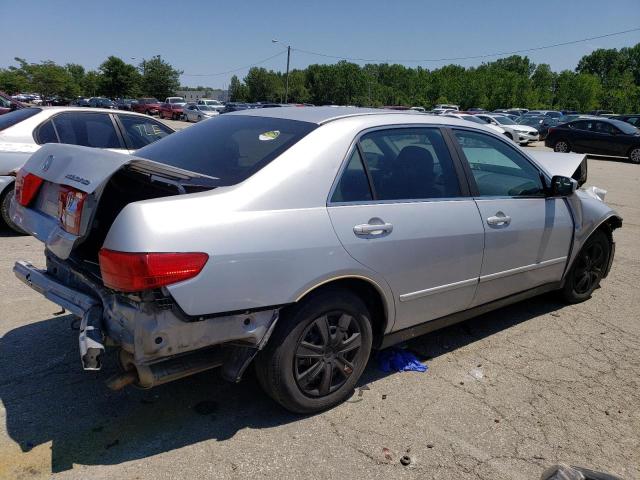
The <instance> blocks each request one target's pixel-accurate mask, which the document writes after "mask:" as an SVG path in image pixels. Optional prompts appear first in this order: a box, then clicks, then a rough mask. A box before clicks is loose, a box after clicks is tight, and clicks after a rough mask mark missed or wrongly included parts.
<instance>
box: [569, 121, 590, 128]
mask: <svg viewBox="0 0 640 480" xmlns="http://www.w3.org/2000/svg"><path fill="white" fill-rule="evenodd" d="M592 123H593V122H588V121H586V120H580V121H579V122H573V123H572V124H571V126H572V127H573V128H575V129H577V130H589V127H590V125H591V124H592Z"/></svg>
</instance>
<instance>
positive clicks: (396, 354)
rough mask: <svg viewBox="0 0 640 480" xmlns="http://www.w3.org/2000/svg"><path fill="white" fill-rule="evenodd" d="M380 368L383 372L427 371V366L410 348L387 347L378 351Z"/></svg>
mask: <svg viewBox="0 0 640 480" xmlns="http://www.w3.org/2000/svg"><path fill="white" fill-rule="evenodd" d="M378 368H379V369H380V370H382V371H383V372H386V373H389V372H426V371H427V368H428V367H427V366H426V365H423V364H422V363H420V361H419V360H418V357H416V356H415V355H414V354H413V353H411V352H410V351H408V350H402V349H400V348H387V349H385V350H382V351H381V352H380V353H378Z"/></svg>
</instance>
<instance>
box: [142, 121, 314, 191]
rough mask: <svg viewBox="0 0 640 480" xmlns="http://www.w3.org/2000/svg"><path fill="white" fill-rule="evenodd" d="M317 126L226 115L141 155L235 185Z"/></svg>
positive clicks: (153, 146)
mask: <svg viewBox="0 0 640 480" xmlns="http://www.w3.org/2000/svg"><path fill="white" fill-rule="evenodd" d="M315 128H317V125H315V124H313V123H308V122H300V121H297V120H283V119H279V118H269V117H251V116H248V115H242V116H236V115H220V116H217V117H214V118H212V119H211V120H207V121H206V122H202V123H198V124H197V125H195V126H193V127H189V128H187V129H185V130H183V131H181V132H178V133H175V134H172V135H169V136H168V137H166V138H164V139H162V140H160V141H158V142H155V143H152V144H151V145H148V146H146V147H144V148H142V149H140V150H138V151H137V152H136V156H138V157H142V158H147V159H149V160H153V161H155V162H160V163H164V164H167V165H173V166H175V167H179V168H183V169H185V170H190V171H193V172H198V173H202V174H204V175H209V176H211V177H216V178H217V179H218V183H219V185H220V186H226V185H235V184H236V183H240V182H242V181H244V180H246V179H247V178H249V177H250V176H251V175H253V174H254V173H256V172H257V171H258V170H260V169H261V168H262V167H264V166H265V165H267V164H268V163H269V162H271V161H272V160H273V159H274V158H276V157H277V156H278V155H280V154H281V153H283V152H284V151H285V150H287V149H289V148H290V147H291V146H292V145H294V144H295V143H296V142H298V141H299V140H300V139H301V138H303V137H304V136H306V135H307V134H309V132H311V131H312V130H314V129H315Z"/></svg>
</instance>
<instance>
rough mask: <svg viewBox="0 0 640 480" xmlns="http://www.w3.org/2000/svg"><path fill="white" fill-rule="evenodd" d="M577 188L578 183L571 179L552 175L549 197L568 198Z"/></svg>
mask: <svg viewBox="0 0 640 480" xmlns="http://www.w3.org/2000/svg"><path fill="white" fill-rule="evenodd" d="M577 188H578V182H577V181H575V180H574V179H573V178H569V177H563V176H562V175H554V176H553V178H551V196H552V197H568V196H569V195H571V194H572V193H573V192H575V191H576V190H577Z"/></svg>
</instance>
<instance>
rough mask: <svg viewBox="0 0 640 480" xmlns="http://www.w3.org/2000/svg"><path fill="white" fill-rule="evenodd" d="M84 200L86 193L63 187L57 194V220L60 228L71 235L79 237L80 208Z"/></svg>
mask: <svg viewBox="0 0 640 480" xmlns="http://www.w3.org/2000/svg"><path fill="white" fill-rule="evenodd" d="M86 198H87V194H86V193H84V192H81V191H80V190H76V189H75V188H71V187H67V186H64V185H62V186H61V187H60V191H59V192H58V219H59V220H60V223H61V224H62V228H63V229H64V230H65V231H67V232H69V233H71V234H73V235H80V226H81V223H82V208H83V207H84V201H85V199H86Z"/></svg>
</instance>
